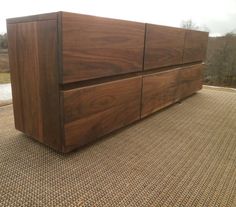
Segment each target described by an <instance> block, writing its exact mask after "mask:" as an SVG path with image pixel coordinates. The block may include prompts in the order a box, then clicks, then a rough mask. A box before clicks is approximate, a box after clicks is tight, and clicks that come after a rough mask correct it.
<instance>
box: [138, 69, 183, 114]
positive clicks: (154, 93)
mask: <svg viewBox="0 0 236 207" xmlns="http://www.w3.org/2000/svg"><path fill="white" fill-rule="evenodd" d="M178 73H179V69H174V70H169V71H164V72H160V73H155V74H151V75H146V76H144V77H143V89H142V112H141V118H143V117H145V116H147V115H150V114H152V113H153V112H156V111H158V110H160V109H162V108H164V107H166V106H169V105H171V104H173V103H175V102H176V101H177V100H178V97H177V88H178Z"/></svg>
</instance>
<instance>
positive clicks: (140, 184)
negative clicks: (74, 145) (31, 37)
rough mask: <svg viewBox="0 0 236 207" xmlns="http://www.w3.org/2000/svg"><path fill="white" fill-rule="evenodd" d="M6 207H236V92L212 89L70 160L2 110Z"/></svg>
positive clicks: (0, 183)
mask: <svg viewBox="0 0 236 207" xmlns="http://www.w3.org/2000/svg"><path fill="white" fill-rule="evenodd" d="M0 206H14V207H15V206H61V207H64V206H102V207H105V206H138V207H140V206H148V207H149V206H155V207H158V206H160V207H161V206H163V207H164V206H165V207H193V206H202V207H208V206H212V207H233V206H236V92H234V91H227V90H226V91H221V90H217V89H209V88H205V89H203V90H201V91H200V92H198V93H197V94H196V95H193V96H191V97H189V98H188V99H186V100H184V101H183V102H182V103H180V104H175V105H173V106H171V107H169V108H167V109H165V110H162V111H161V112H158V113H155V114H154V115H152V116H150V117H148V118H146V119H144V120H143V121H141V122H139V123H137V124H134V125H132V126H130V127H127V128H126V129H124V130H120V131H118V132H116V133H114V134H112V135H110V136H108V137H105V138H103V139H101V140H100V141H98V142H96V143H94V144H92V145H89V146H87V147H85V148H82V149H79V150H77V151H75V152H73V153H70V154H68V155H62V154H59V153H57V152H55V151H53V150H51V149H49V148H47V147H44V146H43V145H41V144H39V143H37V142H35V141H33V140H32V139H30V138H28V137H26V136H25V135H24V134H22V133H20V132H18V131H16V130H15V129H14V126H13V115H12V106H11V105H8V106H4V107H0Z"/></svg>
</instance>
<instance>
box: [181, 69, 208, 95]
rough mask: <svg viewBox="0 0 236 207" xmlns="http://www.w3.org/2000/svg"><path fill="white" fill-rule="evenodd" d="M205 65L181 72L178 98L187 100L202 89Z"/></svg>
mask: <svg viewBox="0 0 236 207" xmlns="http://www.w3.org/2000/svg"><path fill="white" fill-rule="evenodd" d="M203 67H204V65H203V64H197V65H192V66H188V67H184V68H181V69H180V71H179V86H178V97H179V98H180V99H183V98H186V97H188V96H190V95H192V94H193V93H195V92H196V91H198V90H200V89H201V88H202V73H203Z"/></svg>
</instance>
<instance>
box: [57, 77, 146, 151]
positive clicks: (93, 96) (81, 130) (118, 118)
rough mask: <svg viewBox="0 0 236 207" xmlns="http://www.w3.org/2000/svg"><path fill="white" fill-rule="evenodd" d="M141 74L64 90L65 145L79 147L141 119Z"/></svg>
mask: <svg viewBox="0 0 236 207" xmlns="http://www.w3.org/2000/svg"><path fill="white" fill-rule="evenodd" d="M141 82H142V79H141V76H139V77H135V78H129V79H124V80H118V81H112V82H109V83H104V84H99V85H94V86H88V87H83V88H78V89H73V90H69V91H65V92H61V95H62V98H63V100H64V122H65V147H66V148H67V149H68V148H69V149H71V148H76V147H78V146H82V145H84V144H87V143H89V142H91V141H93V140H95V139H98V138H100V137H101V136H103V135H106V134H108V133H110V132H112V131H114V130H116V129H118V128H121V127H124V126H127V125H128V124H130V123H132V122H134V121H136V120H138V119H140V101H141V100H140V99H141V93H140V92H141Z"/></svg>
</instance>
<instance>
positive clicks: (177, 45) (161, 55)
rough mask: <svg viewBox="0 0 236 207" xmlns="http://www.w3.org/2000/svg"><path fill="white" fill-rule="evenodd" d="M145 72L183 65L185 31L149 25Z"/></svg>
mask: <svg viewBox="0 0 236 207" xmlns="http://www.w3.org/2000/svg"><path fill="white" fill-rule="evenodd" d="M146 32H147V33H146V46H145V59H144V70H148V69H153V68H159V67H164V66H171V65H177V64H181V63H182V58H183V49H184V37H185V30H184V29H179V28H172V27H165V26H158V25H151V24H147V28H146Z"/></svg>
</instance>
